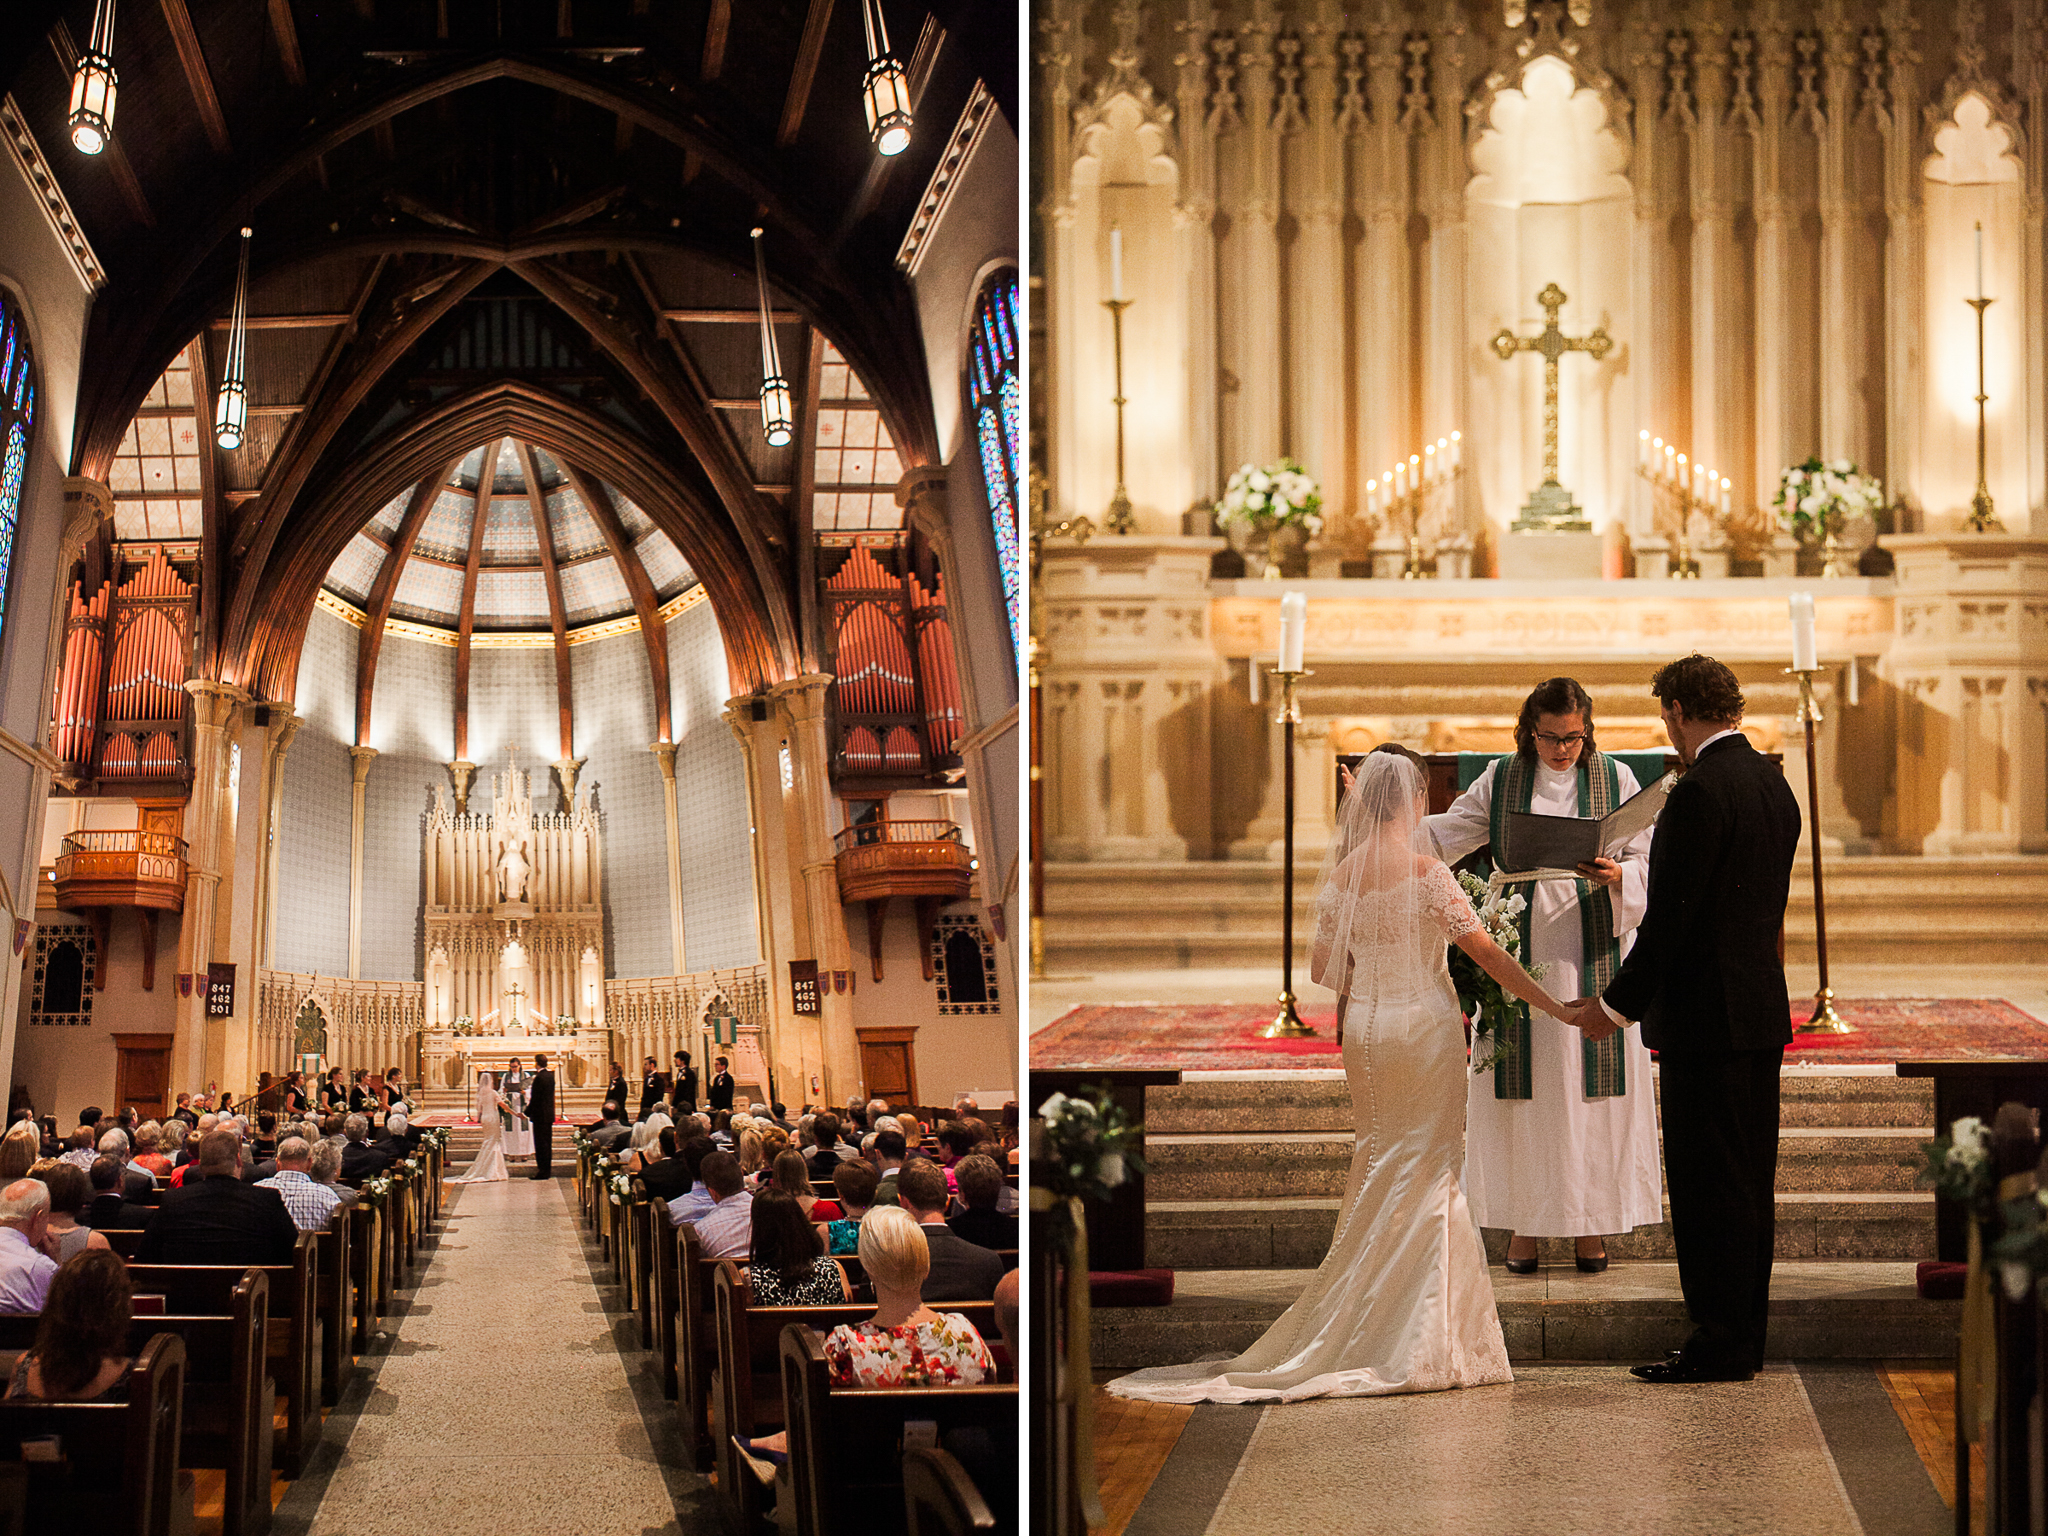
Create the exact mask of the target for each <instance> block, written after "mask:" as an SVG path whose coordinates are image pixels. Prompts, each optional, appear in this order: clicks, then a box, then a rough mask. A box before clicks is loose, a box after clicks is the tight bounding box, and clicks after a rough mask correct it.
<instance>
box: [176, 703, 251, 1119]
mask: <svg viewBox="0 0 2048 1536" xmlns="http://www.w3.org/2000/svg"><path fill="white" fill-rule="evenodd" d="M185 691H186V692H187V693H189V694H191V695H192V799H191V803H190V804H189V806H188V807H187V808H186V814H185V840H186V854H185V857H186V876H185V911H184V915H183V918H182V920H181V922H180V924H179V927H178V975H179V977H180V978H184V977H188V976H189V977H191V978H192V980H191V982H190V983H189V990H188V987H187V985H183V984H181V985H180V986H179V988H178V998H177V1005H176V1010H175V1018H176V1021H177V1022H176V1032H175V1034H174V1035H173V1037H172V1041H171V1088H170V1091H171V1092H172V1093H174V1094H175V1093H179V1092H188V1093H198V1092H201V1091H203V1090H204V1088H205V1087H206V1080H207V1076H208V1069H209V1067H211V1068H213V1069H214V1071H215V1073H216V1075H217V1073H218V1070H219V1066H220V1064H219V1063H218V1062H209V1061H208V1059H207V1049H206V1046H207V1032H206V968H207V966H208V965H209V964H210V963H211V962H212V960H213V944H214V906H215V902H216V899H217V897H218V894H219V890H220V879H221V874H222V867H221V864H222V861H221V853H222V846H223V832H224V830H225V829H224V828H223V826H222V816H221V812H222V809H223V807H224V806H225V805H226V804H227V798H228V755H229V754H228V749H229V747H230V746H231V745H232V743H231V741H230V739H229V727H230V726H231V724H232V723H233V721H234V717H235V711H236V710H237V709H238V708H239V707H240V706H241V705H243V704H245V703H247V702H248V698H249V696H248V695H247V694H246V693H244V692H243V691H242V690H241V689H239V688H235V687H232V686H230V685H228V684H226V683H214V682H204V681H201V680H199V679H196V678H195V679H194V680H192V681H190V682H188V683H186V684H185Z"/></svg>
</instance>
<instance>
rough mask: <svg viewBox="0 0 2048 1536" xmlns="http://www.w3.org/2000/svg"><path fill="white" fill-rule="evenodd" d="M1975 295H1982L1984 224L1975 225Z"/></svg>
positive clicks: (1981, 296) (1979, 296)
mask: <svg viewBox="0 0 2048 1536" xmlns="http://www.w3.org/2000/svg"><path fill="white" fill-rule="evenodd" d="M1977 297H1978V298H1980V299H1981V298H1983V297H1984V226H1983V225H1982V224H1981V223H1980V224H1979V225H1978V226H1977Z"/></svg>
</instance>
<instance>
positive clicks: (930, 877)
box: [833, 821, 974, 981]
mask: <svg viewBox="0 0 2048 1536" xmlns="http://www.w3.org/2000/svg"><path fill="white" fill-rule="evenodd" d="M833 843H834V845H835V847H836V852H835V853H834V855H833V857H834V861H835V862H836V863H837V865H838V866H839V899H840V900H841V901H842V902H851V901H864V902H866V903H867V904H868V956H869V959H870V961H871V962H872V963H873V967H874V977H875V980H877V981H880V980H881V979H882V924H883V921H884V919H885V916H886V914H887V912H888V909H889V901H890V898H892V897H896V896H908V897H910V898H911V899H912V900H914V901H915V902H916V904H917V929H918V939H919V951H920V956H921V959H922V961H923V969H924V975H925V980H927V981H930V980H931V979H932V960H931V937H932V924H933V920H934V918H935V917H936V916H937V913H938V910H939V907H940V905H941V904H942V903H944V902H948V901H957V900H958V899H959V898H961V897H962V896H965V895H966V894H967V893H968V892H969V891H970V890H972V889H973V884H974V853H973V850H971V849H970V848H969V847H968V846H967V844H966V843H965V842H964V841H963V840H962V838H961V836H960V828H959V826H958V825H957V824H956V823H954V822H950V821H877V822H871V823H869V824H867V825H864V826H858V827H848V828H847V829H846V830H845V831H844V832H841V833H840V834H839V835H838V836H837V837H836V838H834V839H833Z"/></svg>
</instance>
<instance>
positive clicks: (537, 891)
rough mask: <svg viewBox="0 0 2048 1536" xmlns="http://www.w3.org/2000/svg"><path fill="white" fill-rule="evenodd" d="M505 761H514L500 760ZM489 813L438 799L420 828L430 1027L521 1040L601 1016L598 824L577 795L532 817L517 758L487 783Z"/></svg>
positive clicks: (438, 792) (528, 787) (440, 793)
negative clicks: (536, 1027)
mask: <svg viewBox="0 0 2048 1536" xmlns="http://www.w3.org/2000/svg"><path fill="white" fill-rule="evenodd" d="M508 757H510V754H508ZM491 786H492V796H491V810H490V813H489V814H488V815H466V814H458V813H456V812H454V811H452V810H451V809H450V808H449V805H448V796H447V792H446V791H445V790H444V789H442V788H441V787H440V786H438V785H437V786H436V787H435V790H434V809H433V810H432V812H431V813H429V815H428V817H427V822H426V833H425V840H426V846H425V849H424V851H423V852H424V864H425V869H426V948H427V965H426V995H425V1002H426V1013H427V1027H428V1028H429V1029H441V1028H445V1027H447V1026H448V1025H449V1024H452V1023H453V1022H454V1021H455V1020H457V1019H461V1018H468V1019H472V1020H474V1021H475V1022H476V1023H477V1025H478V1026H479V1027H480V1028H481V1029H482V1030H484V1031H485V1032H487V1033H491V1034H498V1033H508V1034H513V1035H519V1034H524V1033H526V1032H527V1031H528V1030H529V1029H531V1028H532V1026H533V1023H534V1021H535V1020H536V1019H559V1018H563V1017H573V1018H574V1019H576V1020H577V1022H578V1023H580V1024H583V1025H586V1026H588V1025H594V1024H601V1023H602V1022H603V1019H604V976H605V952H604V909H603V907H602V906H601V905H600V903H599V900H598V897H599V893H600V892H601V891H602V890H603V888H604V886H603V862H602V860H603V851H602V841H603V839H602V830H603V829H602V825H601V822H600V818H599V816H598V813H597V812H596V810H595V809H593V808H592V806H591V804H590V794H589V791H588V790H587V789H586V790H583V791H582V792H580V793H579V794H578V795H577V796H576V798H575V801H574V803H573V804H572V805H571V806H570V808H569V810H568V811H567V812H566V813H551V814H545V815H537V814H535V812H534V809H533V789H532V776H531V774H530V773H528V772H527V770H525V769H523V768H521V767H519V765H518V762H517V760H516V758H513V759H512V760H511V765H510V766H509V767H508V768H507V769H506V771H505V772H503V773H496V774H493V775H492V776H491Z"/></svg>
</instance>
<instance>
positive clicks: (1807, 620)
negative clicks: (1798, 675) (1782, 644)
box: [1792, 592, 1820, 672]
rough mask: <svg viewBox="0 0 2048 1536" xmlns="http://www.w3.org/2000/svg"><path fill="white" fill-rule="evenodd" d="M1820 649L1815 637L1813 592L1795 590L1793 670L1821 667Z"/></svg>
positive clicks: (1815, 669)
mask: <svg viewBox="0 0 2048 1536" xmlns="http://www.w3.org/2000/svg"><path fill="white" fill-rule="evenodd" d="M1818 655H1819V650H1818V648H1817V647H1816V646H1815V644H1814V638H1813V594H1812V593H1811V592H1794V593H1793V594H1792V670H1793V671H1794V672H1815V671H1818V670H1819V669H1820V662H1819V661H1818V660H1817V659H1816V658H1817V657H1818Z"/></svg>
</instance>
